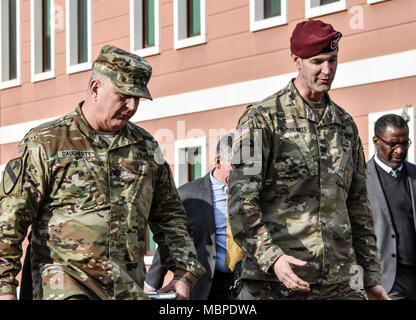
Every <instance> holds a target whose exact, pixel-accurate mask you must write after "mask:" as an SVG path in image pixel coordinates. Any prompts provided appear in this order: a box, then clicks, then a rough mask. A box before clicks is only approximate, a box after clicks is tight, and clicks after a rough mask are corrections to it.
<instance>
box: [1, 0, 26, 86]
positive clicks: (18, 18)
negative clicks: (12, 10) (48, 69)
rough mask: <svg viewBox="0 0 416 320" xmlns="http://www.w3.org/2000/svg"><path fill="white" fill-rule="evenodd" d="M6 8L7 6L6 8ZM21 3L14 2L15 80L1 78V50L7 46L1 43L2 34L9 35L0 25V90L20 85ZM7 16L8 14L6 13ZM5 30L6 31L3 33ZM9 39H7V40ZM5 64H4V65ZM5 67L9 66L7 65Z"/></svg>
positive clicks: (2, 40) (7, 29) (7, 28)
mask: <svg viewBox="0 0 416 320" xmlns="http://www.w3.org/2000/svg"><path fill="white" fill-rule="evenodd" d="M7 8H8V6H7ZM20 12H21V2H20V1H19V0H17V1H16V78H15V79H9V80H2V78H3V76H2V74H3V48H8V47H9V46H6V45H3V42H4V41H5V39H3V32H7V33H8V34H9V27H8V26H6V27H5V26H3V23H1V24H0V44H1V49H0V90H2V89H7V88H12V87H17V86H20V85H21V84H22V82H21V81H22V80H21V31H20V30H21V28H20V25H21V15H20ZM3 14H5V13H4V12H3V3H1V4H0V17H2V16H3ZM7 14H8V12H7ZM5 29H6V31H5ZM7 39H9V38H7ZM7 55H8V56H9V55H10V50H9V52H8V53H7ZM5 64H6V63H5ZM7 66H9V64H8V63H7Z"/></svg>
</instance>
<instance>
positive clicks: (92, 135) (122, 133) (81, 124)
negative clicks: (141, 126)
mask: <svg viewBox="0 0 416 320" xmlns="http://www.w3.org/2000/svg"><path fill="white" fill-rule="evenodd" d="M83 104H84V101H81V102H80V103H79V104H78V107H77V108H76V110H75V113H76V123H77V126H78V129H79V131H80V132H81V133H82V134H83V135H84V136H86V137H87V139H88V140H90V142H91V143H92V144H93V145H96V146H98V147H102V148H106V149H107V148H108V146H107V144H106V143H105V142H104V141H103V140H102V139H100V137H99V136H98V134H97V132H96V131H95V130H94V129H93V128H92V127H91V126H90V124H89V123H88V121H87V119H85V116H84V114H83V113H82V105H83ZM133 127H134V125H133V124H132V123H130V122H127V124H126V125H125V126H124V127H123V128H122V129H120V130H119V131H118V132H117V133H116V135H115V137H114V140H113V143H112V144H111V146H110V149H116V148H120V147H124V146H127V145H130V144H134V143H144V144H145V141H144V140H143V139H142V138H141V137H138V136H137V134H134V132H133V131H132V130H133Z"/></svg>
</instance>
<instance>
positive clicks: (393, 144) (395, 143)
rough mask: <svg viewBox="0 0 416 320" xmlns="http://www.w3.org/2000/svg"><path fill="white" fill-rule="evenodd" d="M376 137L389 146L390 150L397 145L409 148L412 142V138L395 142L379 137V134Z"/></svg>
mask: <svg viewBox="0 0 416 320" xmlns="http://www.w3.org/2000/svg"><path fill="white" fill-rule="evenodd" d="M376 137H377V138H379V139H380V140H381V141H383V143H384V144H385V145H386V146H388V147H389V149H390V150H394V149H397V148H398V147H402V148H403V149H407V148H409V146H410V145H411V144H412V140H410V139H407V141H404V142H402V143H397V142H389V141H386V140H384V139H383V138H381V137H380V136H378V135H376Z"/></svg>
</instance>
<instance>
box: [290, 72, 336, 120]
mask: <svg viewBox="0 0 416 320" xmlns="http://www.w3.org/2000/svg"><path fill="white" fill-rule="evenodd" d="M294 80H295V78H293V79H292V80H291V81H290V82H289V84H288V85H287V87H286V90H287V91H288V92H289V95H288V99H289V101H287V103H286V105H287V106H290V112H291V113H292V115H294V116H295V117H298V118H304V119H307V120H309V121H312V122H315V123H319V124H321V125H329V124H333V123H337V124H339V125H342V121H341V119H340V117H339V115H338V113H337V112H336V108H335V104H334V103H333V102H332V100H331V98H330V97H329V95H328V93H325V101H326V102H327V105H326V106H327V108H326V110H325V113H324V115H323V117H322V119H321V121H319V118H318V116H317V115H316V113H315V111H313V109H312V108H311V107H310V106H309V105H308V104H307V103H306V102H305V100H303V98H302V96H301V95H300V94H299V91H298V89H296V87H295V84H294Z"/></svg>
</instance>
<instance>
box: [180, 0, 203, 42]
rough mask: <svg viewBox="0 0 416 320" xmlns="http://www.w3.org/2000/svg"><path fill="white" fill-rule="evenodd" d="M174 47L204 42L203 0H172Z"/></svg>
mask: <svg viewBox="0 0 416 320" xmlns="http://www.w3.org/2000/svg"><path fill="white" fill-rule="evenodd" d="M173 11H174V33H175V35H174V39H175V43H174V46H175V49H180V48H185V47H189V46H194V45H197V44H201V43H205V42H206V32H205V30H206V27H205V24H206V12H205V11H206V10H205V0H174V10H173Z"/></svg>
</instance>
